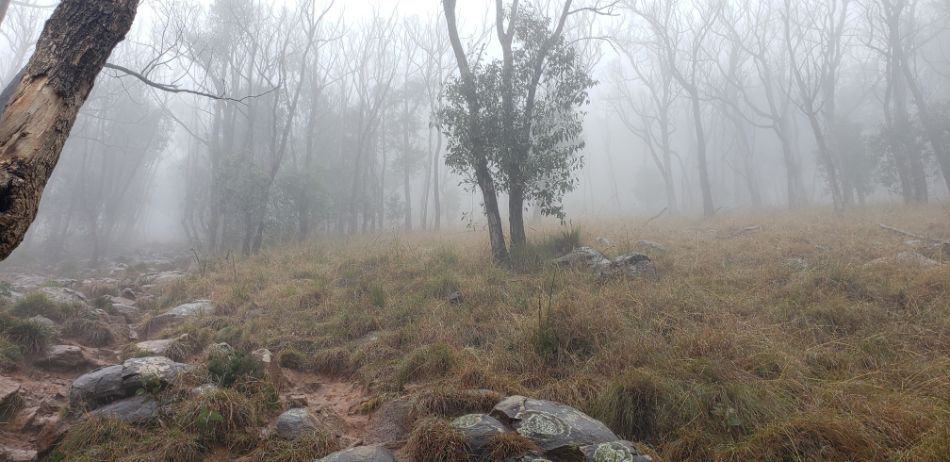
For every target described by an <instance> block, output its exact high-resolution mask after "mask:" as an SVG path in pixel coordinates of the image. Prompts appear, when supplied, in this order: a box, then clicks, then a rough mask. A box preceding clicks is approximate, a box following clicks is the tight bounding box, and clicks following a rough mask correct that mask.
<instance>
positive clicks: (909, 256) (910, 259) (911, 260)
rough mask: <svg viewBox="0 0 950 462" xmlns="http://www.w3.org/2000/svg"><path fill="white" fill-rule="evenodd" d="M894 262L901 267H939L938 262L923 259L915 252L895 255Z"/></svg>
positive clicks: (926, 258) (923, 257)
mask: <svg viewBox="0 0 950 462" xmlns="http://www.w3.org/2000/svg"><path fill="white" fill-rule="evenodd" d="M895 261H896V262H897V263H899V264H901V265H907V266H919V267H921V268H932V267H934V266H940V262H938V261H937V260H934V259H932V258H928V257H925V256H923V255H921V254H919V253H917V252H901V253H899V254H897V257H895Z"/></svg>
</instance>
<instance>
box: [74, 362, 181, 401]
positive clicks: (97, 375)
mask: <svg viewBox="0 0 950 462" xmlns="http://www.w3.org/2000/svg"><path fill="white" fill-rule="evenodd" d="M187 370H189V366H187V365H185V364H181V363H177V362H175V361H172V360H170V359H168V358H165V357H161V356H153V357H146V358H133V359H129V360H126V361H125V362H124V363H122V364H120V365H114V366H107V367H103V368H101V369H97V370H95V371H92V372H90V373H88V374H84V375H82V376H80V377H79V378H77V379H76V380H75V381H73V384H72V387H71V388H70V390H69V399H70V401H72V402H73V403H77V404H83V405H87V406H92V407H97V406H101V405H104V404H108V403H111V402H113V401H116V400H118V399H122V398H127V397H130V396H132V395H134V394H135V393H136V392H137V391H138V390H140V389H143V388H145V387H161V386H165V385H168V384H169V383H171V382H173V381H174V380H176V379H177V378H178V377H179V376H180V375H181V374H182V373H184V372H186V371H187Z"/></svg>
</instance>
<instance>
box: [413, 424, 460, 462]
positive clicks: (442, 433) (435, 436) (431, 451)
mask: <svg viewBox="0 0 950 462" xmlns="http://www.w3.org/2000/svg"><path fill="white" fill-rule="evenodd" d="M405 452H406V456H407V457H408V459H409V461H410V462H468V461H470V460H471V459H470V457H469V456H468V452H469V448H468V445H467V444H466V443H465V438H464V437H463V436H462V433H461V432H459V431H458V430H457V429H455V427H453V426H452V424H450V423H448V422H446V421H444V420H440V419H436V418H429V419H424V420H422V421H420V422H418V423H417V424H416V428H415V429H414V430H413V431H412V434H411V435H409V441H408V442H406V448H405Z"/></svg>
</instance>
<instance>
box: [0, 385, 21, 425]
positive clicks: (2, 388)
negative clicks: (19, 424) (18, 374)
mask: <svg viewBox="0 0 950 462" xmlns="http://www.w3.org/2000/svg"><path fill="white" fill-rule="evenodd" d="M20 403H21V398H20V382H17V381H15V380H13V379H11V378H8V377H4V376H2V375H0V422H2V421H6V419H7V418H8V417H12V414H13V412H14V411H16V408H17V407H19V405H20Z"/></svg>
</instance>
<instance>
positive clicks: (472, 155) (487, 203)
mask: <svg viewBox="0 0 950 462" xmlns="http://www.w3.org/2000/svg"><path fill="white" fill-rule="evenodd" d="M456 1H457V0H443V2H442V5H443V8H444V10H445V22H446V27H447V28H448V30H449V42H450V43H451V44H452V51H453V52H454V53H455V60H456V62H457V63H458V68H459V79H458V84H457V85H455V86H453V87H452V88H450V89H446V94H447V97H448V98H449V100H453V99H454V100H456V101H460V102H464V105H465V107H464V110H463V111H456V112H454V118H453V119H452V120H446V119H445V118H444V117H443V118H442V120H443V122H442V123H443V126H445V127H448V128H449V130H448V131H447V133H446V135H448V136H449V137H450V138H451V139H452V140H453V141H452V142H450V146H449V150H450V153H453V154H454V155H455V156H456V157H457V158H458V159H459V160H458V162H459V164H460V165H461V164H464V165H466V166H468V167H469V169H470V172H471V175H472V176H473V177H474V183H475V184H477V185H478V188H479V189H480V190H481V193H482V202H483V205H484V207H485V216H486V218H487V219H488V237H489V240H490V241H491V249H492V257H493V258H494V259H495V261H497V262H504V261H507V260H508V246H507V244H506V243H505V232H504V229H502V223H501V214H500V213H499V211H498V193H497V192H496V190H495V181H494V179H493V178H492V175H491V170H490V168H489V158H488V155H489V153H488V147H487V146H486V142H487V139H486V138H485V133H483V124H484V122H485V120H484V117H485V114H483V112H482V104H481V101H480V100H479V94H480V92H479V89H480V88H479V84H480V82H478V81H476V79H475V74H474V72H473V70H472V67H471V65H470V64H469V62H468V57H467V56H466V55H465V49H464V48H463V47H462V40H461V38H460V37H459V32H458V23H457V20H456V17H455V5H456ZM482 94H484V93H483V92H482Z"/></svg>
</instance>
